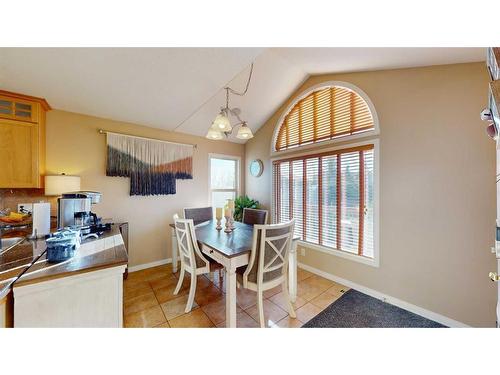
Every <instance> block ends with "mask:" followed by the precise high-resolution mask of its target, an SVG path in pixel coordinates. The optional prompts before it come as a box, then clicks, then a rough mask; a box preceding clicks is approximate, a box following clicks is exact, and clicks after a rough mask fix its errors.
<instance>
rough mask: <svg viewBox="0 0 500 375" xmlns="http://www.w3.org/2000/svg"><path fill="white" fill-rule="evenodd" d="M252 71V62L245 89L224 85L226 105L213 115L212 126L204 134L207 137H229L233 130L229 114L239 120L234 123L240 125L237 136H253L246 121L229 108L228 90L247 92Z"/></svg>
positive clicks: (240, 137) (239, 93) (241, 137)
mask: <svg viewBox="0 0 500 375" xmlns="http://www.w3.org/2000/svg"><path fill="white" fill-rule="evenodd" d="M252 73H253V63H252V64H251V66H250V73H249V75H248V80H247V83H246V85H245V89H244V90H243V91H242V92H238V91H235V90H233V89H232V88H230V87H229V86H226V87H224V90H226V106H225V107H224V108H221V110H220V112H219V114H218V115H217V116H216V117H215V120H214V121H213V123H212V126H211V127H210V129H209V130H208V132H207V135H206V137H207V138H209V139H214V140H219V139H223V138H224V135H225V136H226V138H227V137H229V135H230V134H231V133H232V132H233V127H232V126H231V122H230V121H229V114H232V115H233V116H235V117H236V118H237V119H238V121H239V122H238V123H237V124H236V125H235V126H238V125H240V128H239V129H238V133H237V134H236V137H237V138H239V139H250V138H252V137H253V134H252V130H251V129H250V128H249V127H248V126H247V123H246V121H243V120H242V119H241V118H240V116H239V113H237V112H236V111H235V110H234V109H231V108H229V92H231V93H232V94H234V95H238V96H244V95H245V94H246V93H247V91H248V88H249V86H250V80H251V79H252Z"/></svg>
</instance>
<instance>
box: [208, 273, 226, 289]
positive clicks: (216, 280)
mask: <svg viewBox="0 0 500 375" xmlns="http://www.w3.org/2000/svg"><path fill="white" fill-rule="evenodd" d="M211 282H212V284H214V285H215V286H216V287H217V288H219V289H220V290H221V292H222V293H226V278H225V277H223V278H222V279H220V278H219V274H218V272H216V273H215V277H214V278H213V280H211Z"/></svg>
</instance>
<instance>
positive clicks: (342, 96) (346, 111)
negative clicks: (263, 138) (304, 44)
mask: <svg viewBox="0 0 500 375" xmlns="http://www.w3.org/2000/svg"><path fill="white" fill-rule="evenodd" d="M372 129H374V125H373V116H372V114H371V112H370V109H369V108H368V105H367V104H366V102H365V101H364V100H363V98H361V97H360V96H359V95H358V94H357V93H356V92H354V91H352V90H349V89H348V88H345V87H338V86H333V87H326V88H323V89H320V90H318V91H314V92H313V93H311V94H309V95H308V96H307V97H305V98H303V99H301V100H299V101H298V102H297V104H295V105H294V106H293V108H292V109H291V110H290V112H288V114H287V115H286V116H285V118H284V119H283V122H282V123H281V124H280V125H279V130H278V136H277V138H276V144H275V149H276V151H281V150H286V149H288V148H292V147H296V146H300V145H305V144H309V143H316V142H321V141H323V140H327V139H332V138H335V137H341V136H346V135H352V134H356V133H360V132H363V131H367V130H372Z"/></svg>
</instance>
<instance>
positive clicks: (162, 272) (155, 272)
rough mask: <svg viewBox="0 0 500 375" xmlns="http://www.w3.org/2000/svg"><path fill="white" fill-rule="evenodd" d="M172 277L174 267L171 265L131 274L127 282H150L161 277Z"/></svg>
mask: <svg viewBox="0 0 500 375" xmlns="http://www.w3.org/2000/svg"><path fill="white" fill-rule="evenodd" d="M168 275H172V266H171V265H170V264H165V265H163V266H158V267H152V268H147V269H145V270H141V271H136V272H130V273H129V274H128V278H127V281H128V280H130V281H138V280H141V281H149V280H153V279H156V278H159V277H161V276H168Z"/></svg>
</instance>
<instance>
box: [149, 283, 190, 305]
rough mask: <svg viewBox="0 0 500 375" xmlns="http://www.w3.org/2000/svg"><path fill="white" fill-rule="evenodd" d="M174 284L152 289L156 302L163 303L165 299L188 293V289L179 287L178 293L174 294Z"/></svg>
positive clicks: (168, 299)
mask: <svg viewBox="0 0 500 375" xmlns="http://www.w3.org/2000/svg"><path fill="white" fill-rule="evenodd" d="M175 286H176V285H175V284H173V285H169V286H165V287H163V288H160V289H156V290H155V291H154V293H155V296H156V299H157V300H158V303H160V304H162V303H165V302H167V301H170V300H172V299H175V298H177V297H180V296H183V295H185V294H187V293H189V289H186V288H181V290H179V293H178V294H177V295H174V290H175Z"/></svg>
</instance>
